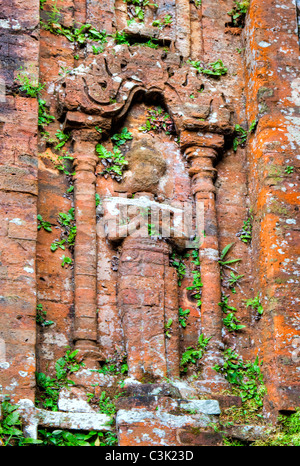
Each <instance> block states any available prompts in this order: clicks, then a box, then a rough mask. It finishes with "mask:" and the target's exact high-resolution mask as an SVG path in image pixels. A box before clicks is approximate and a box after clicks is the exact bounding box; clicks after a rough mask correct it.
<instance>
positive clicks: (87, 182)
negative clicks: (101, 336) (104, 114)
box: [74, 141, 99, 368]
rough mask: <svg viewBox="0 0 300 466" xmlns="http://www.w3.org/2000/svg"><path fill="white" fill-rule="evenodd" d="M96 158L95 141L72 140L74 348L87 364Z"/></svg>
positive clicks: (93, 292)
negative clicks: (73, 154) (73, 142)
mask: <svg viewBox="0 0 300 466" xmlns="http://www.w3.org/2000/svg"><path fill="white" fill-rule="evenodd" d="M97 161H98V158H97V156H96V155H95V142H87V141H80V142H76V143H75V161H74V166H75V170H76V174H75V176H74V178H75V183H74V203H75V219H76V227H77V234H76V241H75V250H74V279H75V332H74V340H75V349H77V350H79V353H78V356H79V358H80V359H83V360H84V362H85V364H86V366H87V367H88V368H93V367H96V366H97V359H98V358H99V352H98V348H97V285H96V282H97V281H96V278H97V277H96V271H97V267H96V264H97V247H96V206H95V193H96V187H95V184H96V176H95V168H96V164H97Z"/></svg>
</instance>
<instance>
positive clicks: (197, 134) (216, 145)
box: [180, 130, 224, 152]
mask: <svg viewBox="0 0 300 466" xmlns="http://www.w3.org/2000/svg"><path fill="white" fill-rule="evenodd" d="M180 147H181V149H183V150H184V151H186V150H187V149H189V148H191V147H198V148H206V149H207V148H210V149H214V150H215V151H217V152H218V151H221V150H222V149H223V147H224V135H223V134H219V133H210V132H205V131H197V130H194V131H187V130H183V131H181V133H180Z"/></svg>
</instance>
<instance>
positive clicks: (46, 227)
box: [36, 214, 52, 232]
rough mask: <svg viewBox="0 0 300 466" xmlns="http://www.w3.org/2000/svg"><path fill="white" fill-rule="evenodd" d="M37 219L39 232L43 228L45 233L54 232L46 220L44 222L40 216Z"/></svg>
mask: <svg viewBox="0 0 300 466" xmlns="http://www.w3.org/2000/svg"><path fill="white" fill-rule="evenodd" d="M36 218H37V220H38V226H37V229H38V230H40V229H41V228H43V229H44V230H45V231H49V232H51V231H52V228H51V223H49V222H46V221H45V220H43V217H42V216H41V215H40V214H38V215H37V217H36Z"/></svg>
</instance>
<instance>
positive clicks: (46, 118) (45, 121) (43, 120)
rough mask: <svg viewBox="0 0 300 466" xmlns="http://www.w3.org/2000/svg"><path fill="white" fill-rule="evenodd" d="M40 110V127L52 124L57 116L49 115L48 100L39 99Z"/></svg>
mask: <svg viewBox="0 0 300 466" xmlns="http://www.w3.org/2000/svg"><path fill="white" fill-rule="evenodd" d="M38 104H39V110H38V126H39V128H40V129H43V128H44V127H45V126H48V125H50V123H52V122H53V121H54V120H55V118H54V116H52V115H49V113H48V111H47V107H46V101H45V100H43V99H38Z"/></svg>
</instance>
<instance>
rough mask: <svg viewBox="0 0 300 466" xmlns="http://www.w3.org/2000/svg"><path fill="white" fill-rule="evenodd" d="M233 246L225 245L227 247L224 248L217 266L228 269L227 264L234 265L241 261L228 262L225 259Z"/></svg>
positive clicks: (231, 260) (230, 260)
mask: <svg viewBox="0 0 300 466" xmlns="http://www.w3.org/2000/svg"><path fill="white" fill-rule="evenodd" d="M233 245H234V243H230V244H227V246H225V248H224V249H223V250H222V252H221V256H220V260H219V264H220V265H221V266H222V267H228V268H230V267H229V264H234V263H236V262H239V261H241V259H229V260H228V259H226V256H227V254H228V252H229V251H230V249H231V248H232V246H233Z"/></svg>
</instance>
